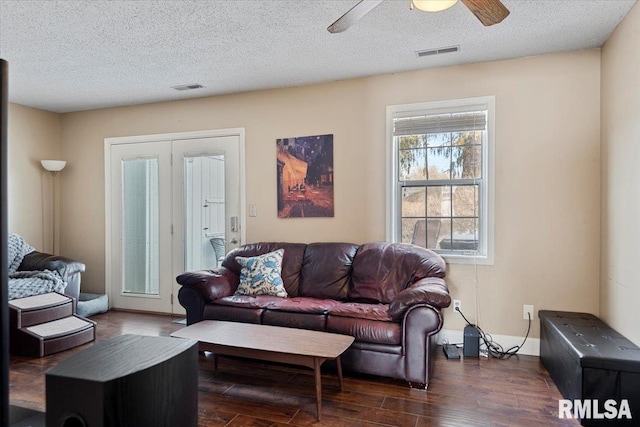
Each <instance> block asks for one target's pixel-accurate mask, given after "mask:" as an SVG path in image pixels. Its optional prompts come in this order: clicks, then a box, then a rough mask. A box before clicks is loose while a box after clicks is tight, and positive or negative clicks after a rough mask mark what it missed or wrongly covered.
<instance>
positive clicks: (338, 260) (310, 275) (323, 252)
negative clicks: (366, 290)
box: [300, 243, 358, 300]
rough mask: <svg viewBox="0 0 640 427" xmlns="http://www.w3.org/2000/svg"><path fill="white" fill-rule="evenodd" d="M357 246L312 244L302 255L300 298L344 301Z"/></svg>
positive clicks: (349, 283) (347, 244)
mask: <svg viewBox="0 0 640 427" xmlns="http://www.w3.org/2000/svg"><path fill="white" fill-rule="evenodd" d="M357 250H358V245H354V244H352V243H311V244H309V245H307V248H306V249H305V251H304V259H303V262H302V277H301V280H300V296H303V297H314V298H330V299H334V300H346V299H347V295H348V293H349V287H350V285H351V266H352V264H353V257H354V256H355V255H356V251H357Z"/></svg>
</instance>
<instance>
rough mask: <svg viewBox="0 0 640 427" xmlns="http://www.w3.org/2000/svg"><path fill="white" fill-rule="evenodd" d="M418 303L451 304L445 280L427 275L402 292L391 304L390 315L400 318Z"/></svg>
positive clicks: (442, 306)
mask: <svg viewBox="0 0 640 427" xmlns="http://www.w3.org/2000/svg"><path fill="white" fill-rule="evenodd" d="M417 304H427V305H430V306H433V307H436V308H445V307H449V305H451V296H450V295H449V289H448V288H447V285H446V283H445V281H444V280H443V279H441V278H439V277H425V278H424V279H421V280H418V281H417V282H415V283H414V284H413V285H411V286H409V287H408V288H407V289H405V290H403V291H402V292H400V293H399V294H398V295H396V297H395V298H394V299H393V301H391V304H390V305H389V315H390V316H391V318H392V319H394V320H400V319H401V318H402V316H404V314H405V312H406V311H407V310H408V309H409V308H410V307H412V306H414V305H417Z"/></svg>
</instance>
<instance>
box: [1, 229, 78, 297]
mask: <svg viewBox="0 0 640 427" xmlns="http://www.w3.org/2000/svg"><path fill="white" fill-rule="evenodd" d="M34 250H35V249H34V248H33V247H32V246H30V245H29V244H28V243H27V242H25V240H24V239H23V238H22V237H21V236H18V235H17V234H10V235H9V251H8V256H9V259H8V262H9V299H10V300H12V299H16V298H24V297H29V296H32V295H40V294H46V293H47V292H63V291H64V290H65V288H66V287H67V283H66V282H65V281H64V280H62V276H60V274H59V273H58V272H57V271H49V270H42V271H18V267H20V264H21V263H22V260H23V259H24V257H25V256H26V255H28V254H30V253H31V252H33V251H34Z"/></svg>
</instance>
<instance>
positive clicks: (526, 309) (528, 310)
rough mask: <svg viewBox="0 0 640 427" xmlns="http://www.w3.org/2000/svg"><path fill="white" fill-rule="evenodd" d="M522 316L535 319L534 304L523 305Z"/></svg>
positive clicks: (525, 318) (526, 318)
mask: <svg viewBox="0 0 640 427" xmlns="http://www.w3.org/2000/svg"><path fill="white" fill-rule="evenodd" d="M529 316H531V317H529ZM522 318H523V319H524V320H529V319H531V320H533V319H534V317H533V306H532V305H526V304H525V305H523V306H522Z"/></svg>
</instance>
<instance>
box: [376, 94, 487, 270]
mask: <svg viewBox="0 0 640 427" xmlns="http://www.w3.org/2000/svg"><path fill="white" fill-rule="evenodd" d="M493 115H494V98H493V97H482V98H468V99H460V100H453V101H442V102H429V103H420V104H409V105H397V106H391V107H387V129H388V147H389V151H388V156H387V157H388V168H387V170H388V173H387V175H388V182H389V185H388V189H387V190H388V191H387V204H388V215H387V217H388V219H387V222H388V224H387V240H390V241H394V242H404V243H413V244H415V245H419V246H422V247H425V248H428V249H432V250H434V251H436V252H438V253H440V254H441V255H443V256H444V257H445V258H447V261H453V262H456V261H459V262H470V261H471V262H473V261H475V262H481V263H491V262H492V252H493V251H492V248H493V238H492V237H493V236H492V234H493V227H492V218H491V211H492V209H491V208H492V206H491V204H492V200H493V197H492V185H491V184H492V179H491V178H492V175H491V174H492V170H493V168H492V160H493V159H492V147H493V142H492V141H493V120H494V119H493Z"/></svg>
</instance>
